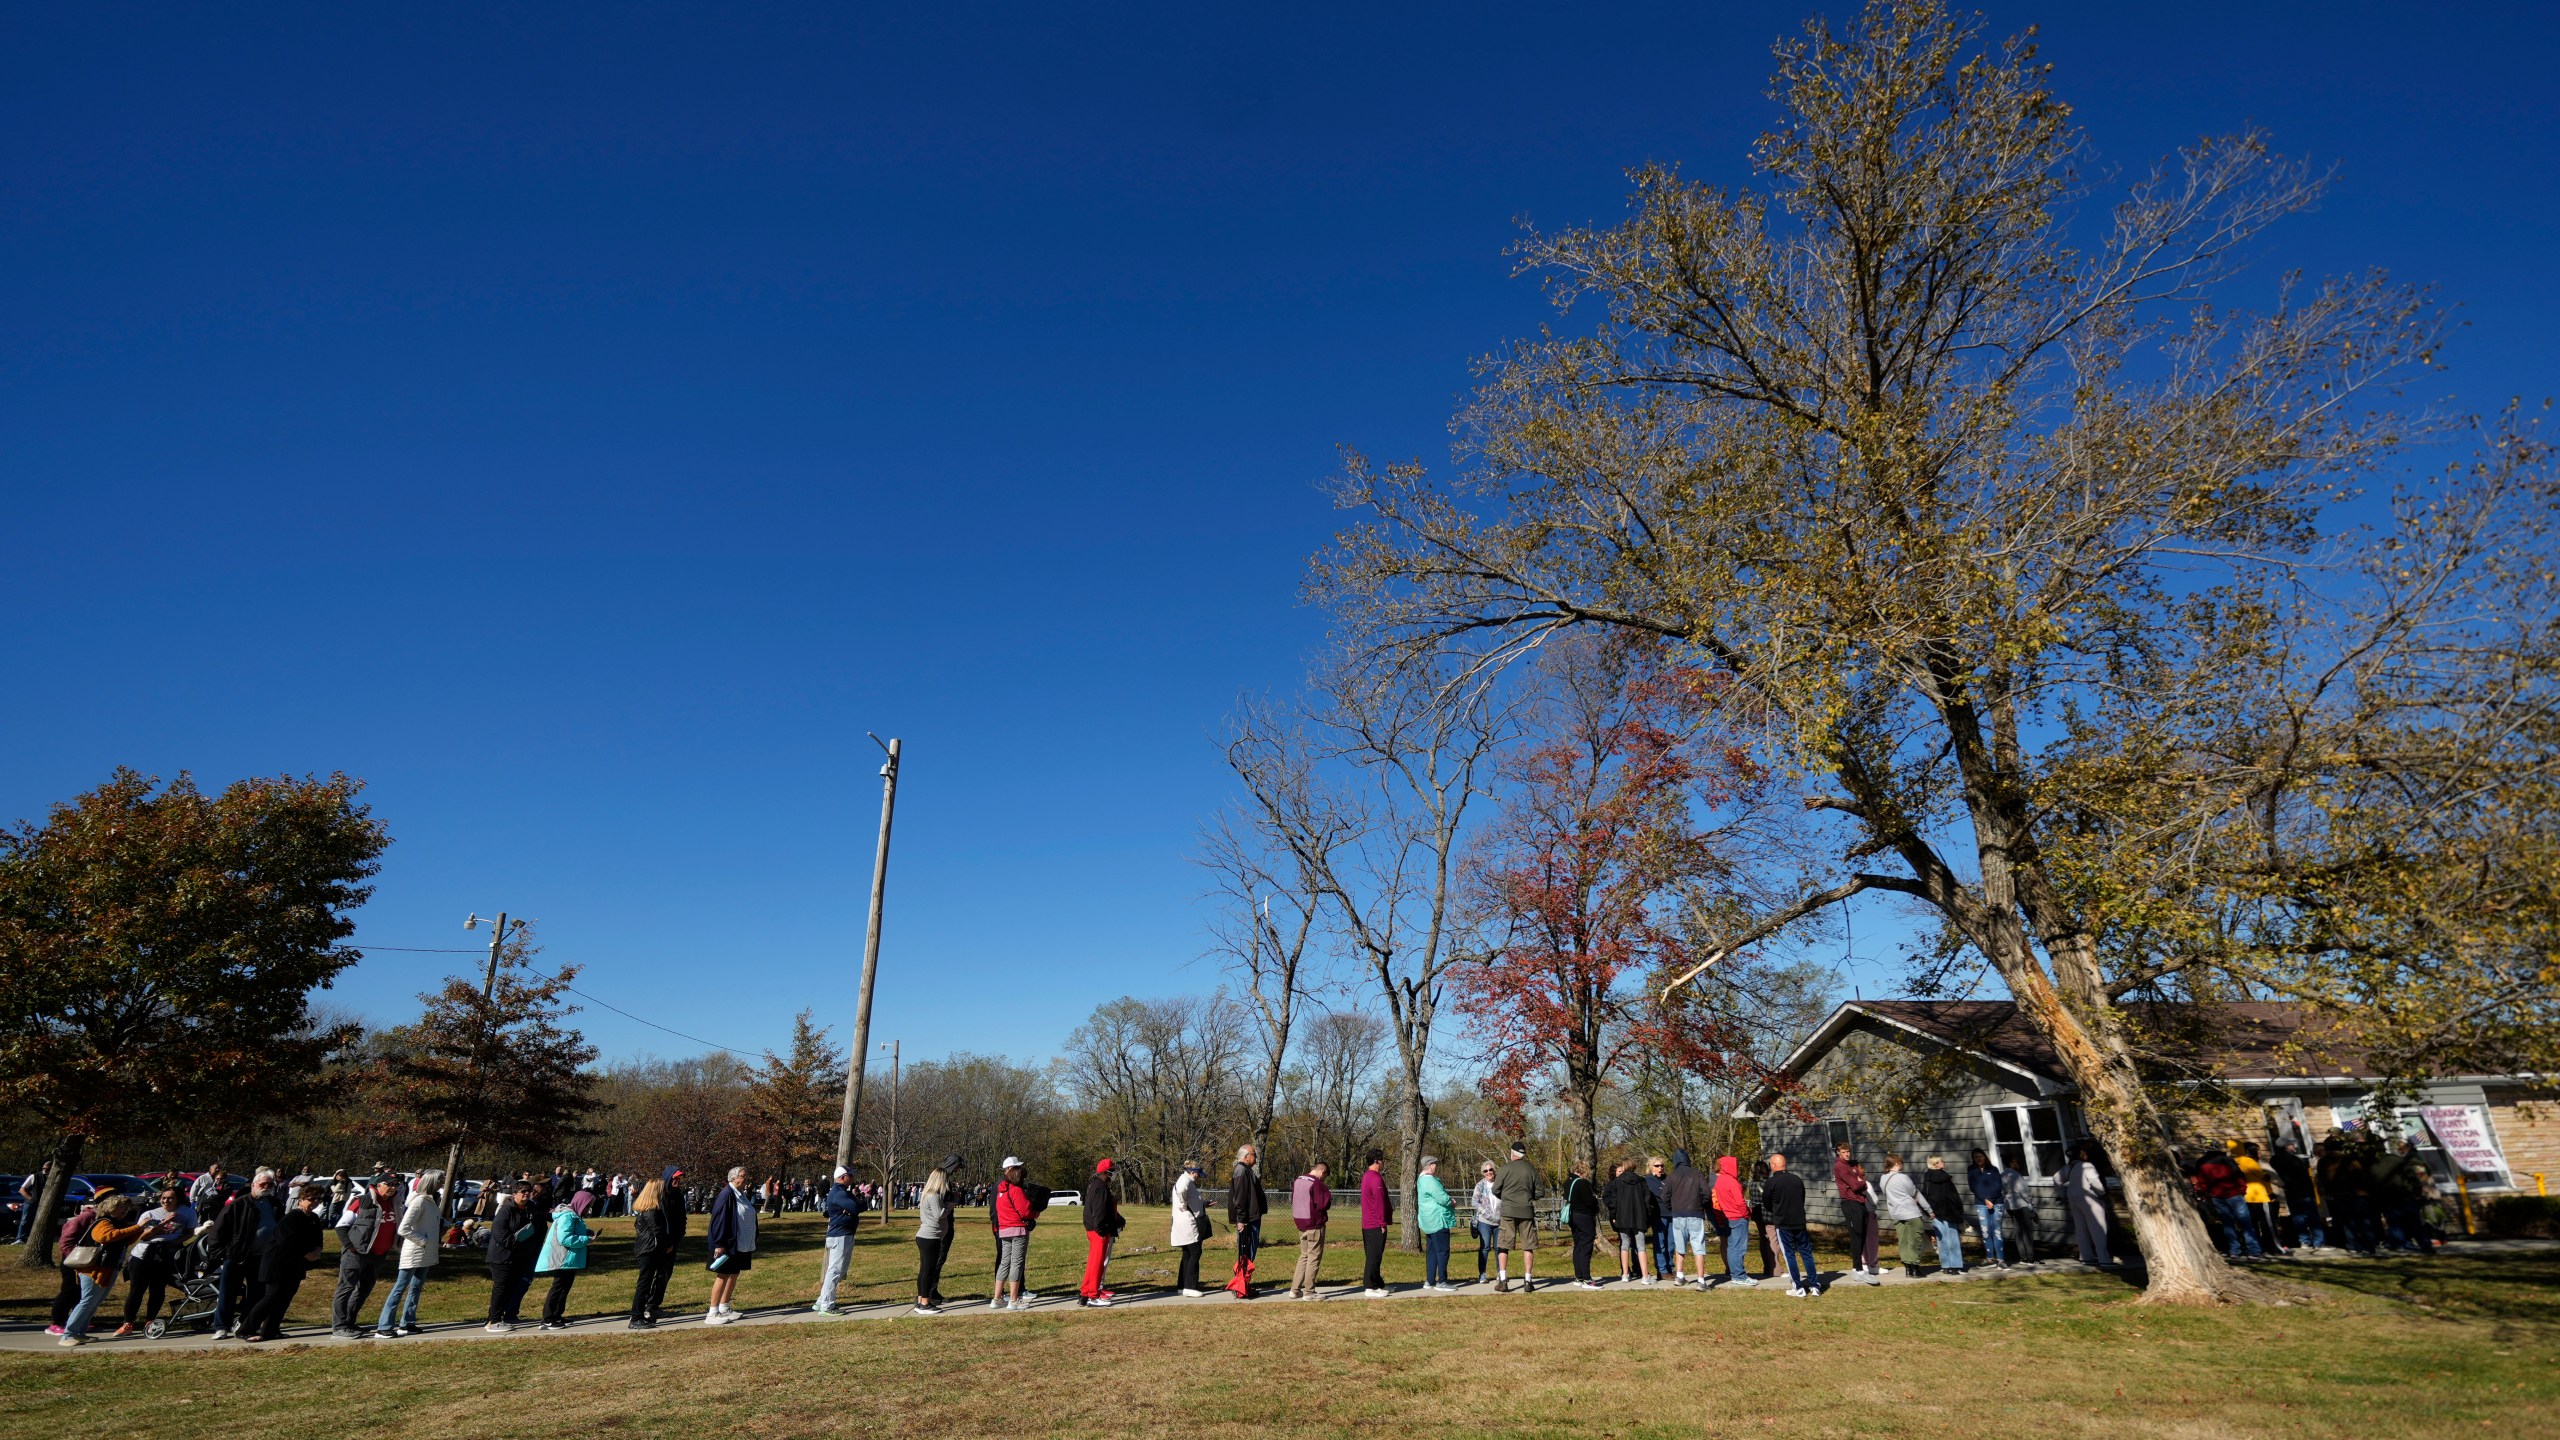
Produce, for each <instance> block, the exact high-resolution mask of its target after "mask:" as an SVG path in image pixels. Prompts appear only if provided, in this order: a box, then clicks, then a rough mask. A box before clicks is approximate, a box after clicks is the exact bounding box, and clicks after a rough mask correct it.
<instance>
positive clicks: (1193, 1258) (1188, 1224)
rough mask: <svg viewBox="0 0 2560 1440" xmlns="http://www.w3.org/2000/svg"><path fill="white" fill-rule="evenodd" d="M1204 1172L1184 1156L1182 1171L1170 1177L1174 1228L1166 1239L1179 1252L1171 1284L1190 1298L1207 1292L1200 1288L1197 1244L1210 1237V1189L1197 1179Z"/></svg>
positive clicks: (1198, 1163)
mask: <svg viewBox="0 0 2560 1440" xmlns="http://www.w3.org/2000/svg"><path fill="white" fill-rule="evenodd" d="M1204 1173H1205V1171H1204V1167H1202V1165H1201V1164H1200V1162H1199V1161H1197V1160H1185V1161H1184V1162H1182V1173H1181V1174H1179V1175H1176V1176H1174V1177H1173V1231H1172V1233H1171V1234H1170V1235H1169V1236H1168V1237H1167V1240H1166V1243H1168V1244H1170V1245H1172V1246H1173V1248H1174V1250H1175V1251H1176V1252H1177V1253H1179V1254H1180V1255H1181V1256H1182V1261H1181V1263H1180V1264H1179V1265H1177V1266H1176V1267H1175V1269H1174V1280H1173V1283H1174V1288H1175V1289H1177V1290H1180V1291H1181V1292H1182V1294H1183V1297H1184V1298H1185V1299H1190V1300H1197V1299H1199V1298H1200V1297H1201V1296H1202V1295H1205V1294H1207V1293H1208V1292H1207V1291H1205V1290H1202V1289H1201V1288H1200V1247H1201V1246H1202V1245H1204V1244H1206V1243H1208V1239H1209V1192H1208V1189H1207V1188H1206V1187H1204V1186H1203V1185H1201V1183H1200V1180H1201V1176H1202V1175H1203V1174H1204Z"/></svg>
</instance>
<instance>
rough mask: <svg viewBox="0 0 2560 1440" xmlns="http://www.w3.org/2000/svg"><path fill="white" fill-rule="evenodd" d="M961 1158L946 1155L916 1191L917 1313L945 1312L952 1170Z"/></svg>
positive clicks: (951, 1225)
mask: <svg viewBox="0 0 2560 1440" xmlns="http://www.w3.org/2000/svg"><path fill="white" fill-rule="evenodd" d="M959 1168H960V1157H959V1156H957V1155H945V1156H943V1157H942V1163H941V1164H939V1165H936V1166H934V1167H933V1171H932V1173H931V1174H928V1175H927V1176H925V1177H924V1184H923V1185H922V1186H920V1187H918V1188H917V1190H916V1313H917V1314H919V1315H939V1314H941V1313H942V1263H943V1262H944V1261H946V1260H948V1259H950V1258H951V1235H952V1231H953V1230H954V1229H955V1228H956V1226H955V1224H954V1222H953V1219H952V1215H951V1172H953V1171H955V1170H957V1169H959Z"/></svg>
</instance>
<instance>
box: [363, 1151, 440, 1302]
mask: <svg viewBox="0 0 2560 1440" xmlns="http://www.w3.org/2000/svg"><path fill="white" fill-rule="evenodd" d="M443 1232H444V1172H443V1171H441V1170H421V1171H419V1172H418V1178H417V1181H416V1182H415V1183H414V1184H412V1185H411V1186H410V1187H409V1199H408V1201H407V1202H406V1203H405V1204H404V1205H402V1206H401V1209H400V1223H399V1224H397V1225H395V1226H393V1227H392V1233H393V1234H394V1235H395V1236H397V1237H398V1239H399V1241H400V1259H399V1268H398V1271H397V1273H395V1274H394V1275H393V1276H392V1277H391V1293H390V1294H388V1295H385V1296H384V1297H382V1315H381V1318H379V1319H377V1320H375V1321H374V1325H373V1333H374V1334H376V1335H379V1336H384V1337H396V1336H401V1335H415V1334H417V1333H418V1301H419V1299H420V1298H421V1297H422V1296H424V1295H425V1294H426V1290H427V1272H428V1271H430V1270H433V1269H434V1268H435V1265H436V1259H437V1257H438V1256H440V1255H441V1254H443ZM404 1302H405V1303H404Z"/></svg>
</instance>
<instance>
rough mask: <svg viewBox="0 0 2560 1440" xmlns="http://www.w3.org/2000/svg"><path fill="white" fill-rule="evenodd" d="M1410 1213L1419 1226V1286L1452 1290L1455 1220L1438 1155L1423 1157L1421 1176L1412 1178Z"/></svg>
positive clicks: (1456, 1221)
mask: <svg viewBox="0 0 2560 1440" xmlns="http://www.w3.org/2000/svg"><path fill="white" fill-rule="evenodd" d="M1413 1216H1414V1220H1415V1222H1416V1223H1417V1224H1419V1225H1421V1227H1422V1288H1423V1289H1425V1290H1448V1291H1455V1290H1456V1289H1457V1288H1458V1287H1457V1286H1455V1285H1452V1284H1450V1283H1449V1229H1450V1227H1451V1226H1453V1225H1455V1224H1457V1223H1458V1210H1457V1207H1456V1206H1454V1205H1451V1204H1450V1203H1449V1187H1448V1186H1446V1185H1443V1184H1441V1183H1440V1157H1439V1156H1437V1155H1425V1156H1423V1157H1422V1175H1421V1178H1419V1179H1417V1180H1415V1181H1414V1182H1413Z"/></svg>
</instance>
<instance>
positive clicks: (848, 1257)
mask: <svg viewBox="0 0 2560 1440" xmlns="http://www.w3.org/2000/svg"><path fill="white" fill-rule="evenodd" d="M823 1208H824V1209H825V1210H826V1212H827V1263H826V1268H825V1269H824V1270H822V1271H820V1272H819V1274H818V1303H816V1304H814V1305H812V1306H810V1307H809V1308H810V1309H812V1310H814V1311H816V1312H818V1313H819V1314H821V1315H833V1314H835V1313H836V1287H837V1286H838V1285H841V1284H843V1283H844V1275H845V1271H847V1270H849V1269H851V1268H852V1266H853V1232H854V1228H855V1227H856V1226H857V1225H858V1224H859V1223H860V1222H861V1220H862V1197H861V1196H859V1195H856V1194H854V1193H853V1174H852V1172H851V1171H848V1170H846V1169H845V1168H844V1167H843V1166H841V1165H839V1166H837V1167H836V1174H835V1183H834V1184H832V1185H830V1186H828V1187H827V1198H826V1201H825V1203H824V1206H823Z"/></svg>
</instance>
